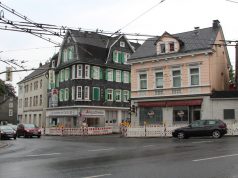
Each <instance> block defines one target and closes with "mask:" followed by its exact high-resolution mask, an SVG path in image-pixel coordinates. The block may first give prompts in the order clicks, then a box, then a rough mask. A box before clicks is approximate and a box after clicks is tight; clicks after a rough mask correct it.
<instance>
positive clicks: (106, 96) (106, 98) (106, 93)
mask: <svg viewBox="0 0 238 178" xmlns="http://www.w3.org/2000/svg"><path fill="white" fill-rule="evenodd" d="M105 101H107V89H105Z"/></svg>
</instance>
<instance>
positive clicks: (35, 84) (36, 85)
mask: <svg viewBox="0 0 238 178" xmlns="http://www.w3.org/2000/svg"><path fill="white" fill-rule="evenodd" d="M37 89H38V81H36V82H34V90H37Z"/></svg>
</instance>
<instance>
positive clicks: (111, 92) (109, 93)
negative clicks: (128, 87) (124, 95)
mask: <svg viewBox="0 0 238 178" xmlns="http://www.w3.org/2000/svg"><path fill="white" fill-rule="evenodd" d="M109 95H111V99H109V97H108V96H109ZM107 101H113V89H110V88H109V89H107Z"/></svg>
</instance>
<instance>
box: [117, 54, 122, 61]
mask: <svg viewBox="0 0 238 178" xmlns="http://www.w3.org/2000/svg"><path fill="white" fill-rule="evenodd" d="M121 59H122V52H118V63H121Z"/></svg>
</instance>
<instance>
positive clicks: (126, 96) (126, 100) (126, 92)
mask: <svg viewBox="0 0 238 178" xmlns="http://www.w3.org/2000/svg"><path fill="white" fill-rule="evenodd" d="M128 100H129V91H127V90H124V91H123V101H124V102H128Z"/></svg>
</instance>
